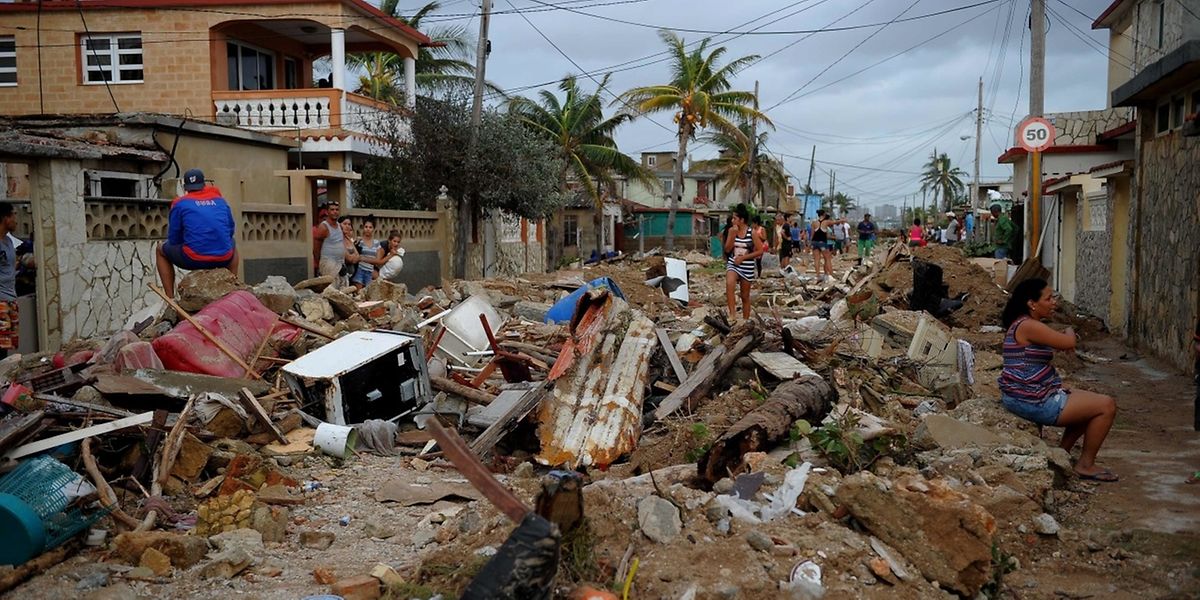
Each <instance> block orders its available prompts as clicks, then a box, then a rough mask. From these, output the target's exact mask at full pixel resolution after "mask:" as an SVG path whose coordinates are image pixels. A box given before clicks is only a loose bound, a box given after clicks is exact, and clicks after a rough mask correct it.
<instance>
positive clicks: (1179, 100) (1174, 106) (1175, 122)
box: [1171, 96, 1186, 129]
mask: <svg viewBox="0 0 1200 600" xmlns="http://www.w3.org/2000/svg"><path fill="white" fill-rule="evenodd" d="M1185 102H1186V98H1184V97H1183V96H1176V97H1175V99H1174V100H1172V101H1171V129H1178V128H1180V127H1183V113H1184V106H1185V104H1184V103H1185Z"/></svg>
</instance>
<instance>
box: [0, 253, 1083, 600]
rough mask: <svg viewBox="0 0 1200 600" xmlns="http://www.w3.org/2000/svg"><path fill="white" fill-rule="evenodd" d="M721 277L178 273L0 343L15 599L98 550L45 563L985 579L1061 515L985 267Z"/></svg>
mask: <svg viewBox="0 0 1200 600" xmlns="http://www.w3.org/2000/svg"><path fill="white" fill-rule="evenodd" d="M916 261H925V262H928V263H931V264H934V265H936V266H937V267H939V269H938V270H939V272H940V275H939V276H940V277H941V278H942V282H943V283H944V286H940V285H938V286H933V287H932V288H929V289H927V288H925V287H922V286H923V283H922V280H921V277H922V276H917V280H916V281H915V282H914V273H915V272H917V271H921V272H922V273H924V272H926V271H928V269H926V268H925V267H922V268H921V269H914V267H913V265H914V264H917V262H916ZM721 269H723V264H722V263H721V262H720V261H719V260H715V259H711V258H709V257H706V256H703V255H699V254H696V253H686V254H681V255H674V256H664V255H657V253H652V254H651V255H648V256H644V257H630V256H623V257H620V258H618V259H616V260H608V261H602V262H601V263H599V264H597V265H593V266H587V267H583V268H582V269H581V270H579V271H560V272H557V273H553V274H548V275H529V276H526V277H525V278H524V279H519V280H507V281H499V280H495V281H493V280H485V281H453V282H450V281H447V282H443V285H442V286H440V287H430V288H426V289H423V290H419V291H418V292H416V293H415V294H410V293H409V291H408V290H407V289H406V288H405V286H403V285H401V284H393V283H390V282H387V281H382V280H380V281H376V282H373V283H371V284H370V285H369V286H367V287H366V288H364V289H361V290H356V289H354V288H338V287H336V286H335V285H334V282H333V280H332V278H316V279H310V280H307V281H304V282H300V283H299V284H297V285H295V286H292V285H289V284H288V282H287V281H285V280H283V279H282V278H279V277H271V278H268V279H267V280H266V281H265V282H263V283H261V284H259V285H257V286H254V287H253V288H247V287H246V286H243V285H241V284H239V283H238V282H237V281H236V280H235V279H233V278H232V277H230V276H228V273H226V272H225V271H206V272H196V273H192V274H189V275H188V276H187V277H186V278H184V280H183V281H181V282H180V285H179V294H178V298H166V297H165V296H164V297H163V298H162V300H163V301H162V302H161V303H159V304H158V305H157V306H155V307H152V308H151V309H148V310H147V311H144V312H143V313H141V314H138V315H133V316H132V318H131V320H130V325H129V328H128V329H127V330H125V331H122V332H119V333H117V334H115V335H113V336H111V337H109V338H107V339H102V340H86V341H75V342H72V343H71V344H69V345H68V347H67V348H64V349H63V351H61V352H57V353H54V354H45V355H28V356H12V357H9V358H7V359H5V360H3V361H0V377H3V379H4V381H5V382H6V386H7V388H6V389H7V391H6V392H4V394H3V408H2V410H3V411H4V416H3V419H2V420H0V455H2V456H3V457H4V460H5V463H4V466H3V469H4V470H5V471H8V472H7V474H4V475H2V476H0V517H3V519H5V520H4V522H5V527H6V529H5V531H6V533H5V534H3V535H5V536H6V538H5V540H6V541H9V542H10V543H8V544H4V546H6V547H7V549H6V550H5V553H4V554H3V555H2V556H0V558H3V561H0V562H6V563H7V564H12V565H15V567H13V568H11V569H10V570H7V571H0V593H3V592H4V591H7V590H9V589H12V588H13V587H15V586H17V585H20V584H21V583H22V582H23V581H25V580H27V579H29V578H30V577H33V576H35V575H38V574H39V573H43V572H46V571H47V570H48V569H51V568H52V567H53V566H54V565H55V564H57V563H60V562H62V561H64V560H66V559H68V558H69V557H71V556H73V555H75V554H77V553H80V552H82V553H83V554H82V555H83V556H88V557H90V558H89V559H88V560H87V561H86V564H87V565H88V566H87V567H86V569H85V567H84V566H74V567H69V569H68V565H72V564H77V563H74V562H73V561H68V563H67V564H66V565H63V566H62V567H59V568H58V569H62V570H70V572H71V573H72V574H73V575H79V576H78V577H73V576H59V577H57V578H53V577H50V576H47V577H41V578H38V580H37V581H34V582H31V583H28V584H26V585H27V586H42V587H41V588H39V589H42V590H43V591H46V592H47V593H49V592H51V591H55V592H61V593H67V591H66V590H68V589H71V588H74V589H78V590H84V589H93V588H96V587H105V586H118V585H136V586H143V587H144V586H167V585H175V586H180V587H179V589H180V590H188V591H190V592H193V593H195V592H198V591H199V590H216V589H222V588H223V586H225V585H235V586H236V585H241V584H242V583H244V584H247V585H250V584H253V583H256V582H257V583H260V584H261V583H263V582H273V583H272V584H271V587H272V589H276V590H278V591H279V594H280V597H298V596H300V595H309V594H317V593H332V594H335V595H338V596H341V597H343V598H377V597H381V596H383V595H384V594H388V595H389V596H390V597H396V598H401V597H402V598H431V597H438V596H439V594H440V595H442V597H448V596H451V595H453V596H460V597H465V598H484V597H486V598H549V597H571V596H570V595H571V594H572V593H583V592H581V590H590V592H589V593H592V594H593V595H591V596H587V597H598V598H602V597H617V596H619V595H622V594H624V595H630V596H636V597H647V598H658V597H663V598H667V597H669V598H702V597H780V596H783V595H785V594H791V597H798V598H799V597H806V598H818V597H822V596H824V595H830V596H833V597H837V596H845V597H850V596H855V597H857V596H862V595H866V594H870V593H878V594H888V595H889V596H890V595H893V594H896V595H899V596H900V597H928V596H930V595H934V594H939V593H945V592H949V593H953V594H959V595H962V596H967V597H974V596H975V595H977V594H979V593H980V592H981V591H982V592H985V593H996V592H998V591H999V589H1000V587H1001V586H1002V585H1003V583H1002V578H1003V575H1004V573H1006V572H1009V571H1011V570H1012V569H1013V568H1015V566H1016V565H1018V564H1019V563H1020V561H1022V560H1025V559H1026V558H1027V557H1028V556H1029V554H1030V553H1032V552H1035V551H1039V546H1038V545H1037V544H1035V543H1030V542H1029V541H1028V540H1027V539H1026V536H1028V535H1035V536H1043V537H1060V536H1062V531H1061V528H1060V527H1059V525H1058V523H1057V522H1056V521H1055V520H1054V518H1053V516H1052V515H1053V514H1054V513H1055V512H1056V511H1057V510H1061V509H1062V507H1063V506H1065V505H1066V504H1067V503H1068V502H1069V501H1071V499H1072V498H1073V497H1074V496H1077V493H1076V492H1075V491H1072V490H1074V487H1073V486H1074V483H1073V482H1072V479H1071V478H1072V476H1073V471H1072V469H1071V465H1070V457H1069V456H1067V455H1066V453H1065V452H1064V451H1062V450H1060V449H1057V448H1051V447H1048V446H1047V445H1046V443H1045V442H1043V440H1042V439H1041V438H1040V437H1039V436H1038V432H1037V430H1036V428H1034V427H1032V426H1031V425H1029V424H1028V423H1026V422H1024V421H1021V420H1019V419H1016V418H1015V417H1012V416H1011V415H1009V414H1008V413H1006V412H1005V411H1004V410H1003V409H1002V408H1001V407H1000V405H999V403H998V402H997V401H996V397H997V394H996V392H995V387H994V385H995V384H994V380H995V376H996V374H997V371H998V369H999V367H1000V362H1001V361H1000V357H999V355H998V354H997V351H998V350H999V341H1000V337H999V335H1000V334H999V333H997V332H995V331H992V330H988V329H985V326H986V325H994V324H995V321H996V315H998V313H999V310H1000V308H1001V307H1002V305H1003V302H1004V297H1005V296H1004V292H1003V290H1002V288H1000V287H999V285H997V283H996V280H995V278H994V277H993V274H992V273H991V272H989V271H986V270H985V269H984V268H982V267H980V266H978V265H976V264H972V263H971V262H969V261H967V260H966V259H965V258H963V257H962V256H961V253H958V251H956V250H952V249H946V248H926V249H918V250H915V251H914V252H913V253H912V254H910V251H909V250H908V249H907V248H905V247H903V246H902V245H900V244H896V245H894V246H892V247H891V248H890V249H889V250H888V251H887V252H886V253H879V254H878V255H877V258H876V260H874V261H867V262H866V263H865V264H855V263H853V262H852V261H850V260H848V259H846V258H839V261H838V270H839V271H840V276H838V277H835V278H833V279H830V280H824V281H822V280H819V279H818V278H816V277H815V276H808V275H806V274H803V273H801V274H797V273H794V272H787V273H783V272H778V271H777V270H775V269H771V268H769V267H767V268H766V270H765V272H764V277H763V278H762V279H761V280H760V281H759V282H757V283H756V286H755V291H754V295H753V298H752V302H753V303H754V305H755V312H756V313H757V315H758V316H757V317H756V318H754V319H751V320H750V321H748V322H743V323H739V324H730V323H729V322H728V321H727V320H726V318H725V317H724V316H723V314H724V310H723V308H718V307H723V305H724V277H723V273H721ZM916 288H920V289H917V290H916V292H914V289H916ZM931 290H932V291H931ZM155 291H156V292H157V290H155ZM930 293H932V294H933V296H934V297H935V299H936V300H939V301H940V300H946V301H949V302H950V303H949V304H943V303H939V304H938V306H937V307H936V308H934V309H932V310H930V311H928V312H927V311H918V310H912V309H913V308H914V299H916V300H917V304H919V305H920V304H923V303H926V302H927V300H926V299H924V298H925V296H928V295H929V294H930ZM159 294H160V295H161V293H159ZM923 294H924V295H925V296H923ZM35 467H36V468H35ZM30 481H33V482H34V483H35V484H36V485H37V486H39V487H38V488H37V489H39V490H41V491H43V492H44V491H45V490H47V489H52V490H53V492H54V493H53V494H41V495H42V496H47V495H57V496H61V498H58V499H57V500H56V501H55V502H45V501H44V498H41V497H36V496H38V494H30V493H28V491H27V490H26V492H24V495H22V492H21V490H22V489H23V488H22V486H25V488H28V486H29V485H30V483H29V482H30ZM10 490H12V491H10ZM5 494H8V496H6V495H5ZM39 510H40V512H39ZM31 514H32V516H30V515H31ZM9 522H12V523H14V527H16V526H17V525H19V527H20V528H21V532H22V536H23V537H22V538H21V539H22V541H23V543H22V544H16V543H12V540H13V539H15V538H13V537H12V536H11V535H10V534H9V533H7V532H8V531H9V529H8V523H9ZM349 532H357V535H359V536H361V538H364V539H366V540H370V541H372V542H378V543H380V544H386V545H384V546H379V547H377V546H374V545H371V544H364V543H363V542H362V539H358V540H356V539H353V538H351V537H349V536H348V533H349ZM1029 532H1033V534H1030V533H1029ZM339 553H340V554H339ZM95 561H103V562H101V563H96V562H95ZM93 563H95V564H93ZM84 571H86V572H84ZM51 572H52V573H53V572H55V570H53V569H52V570H51ZM67 579H69V580H70V581H67ZM212 585H218V586H222V587H221V588H217V587H212V588H210V587H206V586H212ZM868 588H870V589H868ZM148 589H149V590H157V591H152V592H151V593H153V594H155V595H161V594H166V593H168V592H167V591H166V588H162V589H159V588H158V587H150V588H148ZM607 590H612V591H611V592H610V591H607ZM870 590H876V591H875V592H871V591H870ZM613 592H615V594H614V593H613Z"/></svg>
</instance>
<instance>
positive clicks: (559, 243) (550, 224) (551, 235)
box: [545, 169, 571, 273]
mask: <svg viewBox="0 0 1200 600" xmlns="http://www.w3.org/2000/svg"><path fill="white" fill-rule="evenodd" d="M558 180H559V189H561V190H562V191H563V195H564V196H565V195H568V194H570V193H571V192H570V189H568V186H567V171H566V169H563V171H562V173H560V174H559V179H558ZM562 218H563V213H562V211H557V212H555V213H554V214H552V215H550V216H549V217H547V218H546V239H545V244H546V272H547V273H550V272H553V271H557V270H558V263H559V262H560V261H562V255H563V234H562V229H560V228H559V225H560V224H561V223H562Z"/></svg>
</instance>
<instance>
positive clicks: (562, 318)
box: [546, 277, 625, 323]
mask: <svg viewBox="0 0 1200 600" xmlns="http://www.w3.org/2000/svg"><path fill="white" fill-rule="evenodd" d="M597 288H606V289H609V290H612V293H614V294H616V295H617V297H618V298H620V299H622V300H624V299H625V294H622V293H621V288H619V287H617V282H615V281H613V280H612V279H609V278H608V277H599V278H597V279H593V280H591V281H589V282H588V284H587V285H585V286H583V287H581V288H579V289H577V290H575V291H573V292H571V295H570V296H567V297H566V298H563V299H562V300H559V301H558V302H556V303H554V306H551V307H550V310H549V311H547V312H546V322H547V323H570V322H571V317H572V316H574V315H575V306H576V305H578V304H579V297H580V296H582V295H584V294H586V293H587V291H588V290H594V289H597Z"/></svg>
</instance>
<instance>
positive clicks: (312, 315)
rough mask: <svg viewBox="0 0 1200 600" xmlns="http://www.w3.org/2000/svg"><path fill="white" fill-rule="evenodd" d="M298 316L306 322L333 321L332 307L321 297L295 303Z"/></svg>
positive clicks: (303, 299)
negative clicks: (297, 308) (298, 312)
mask: <svg viewBox="0 0 1200 600" xmlns="http://www.w3.org/2000/svg"><path fill="white" fill-rule="evenodd" d="M297 304H298V305H299V306H298V307H299V309H300V314H301V315H303V316H304V319H305V320H306V321H314V322H320V321H332V320H333V319H334V312H333V305H332V304H331V303H330V302H329V300H328V299H327V298H325V297H323V296H312V297H309V298H302V299H301V300H299V301H298V303H297Z"/></svg>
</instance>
